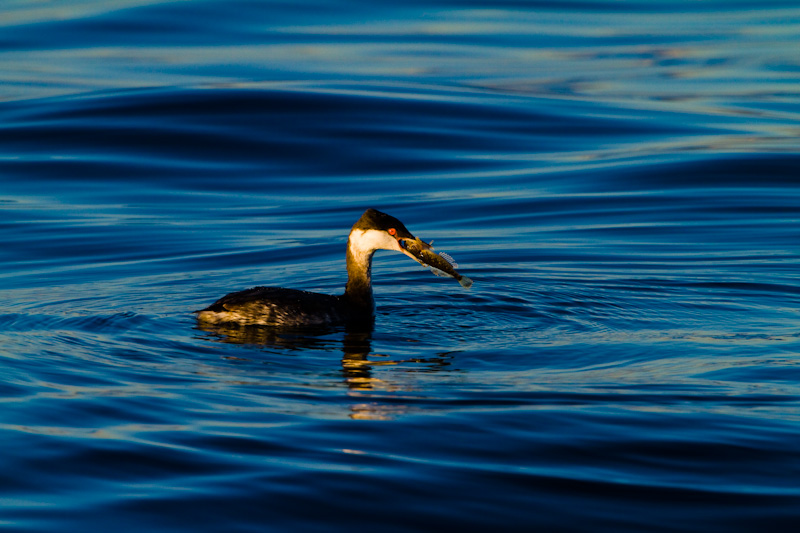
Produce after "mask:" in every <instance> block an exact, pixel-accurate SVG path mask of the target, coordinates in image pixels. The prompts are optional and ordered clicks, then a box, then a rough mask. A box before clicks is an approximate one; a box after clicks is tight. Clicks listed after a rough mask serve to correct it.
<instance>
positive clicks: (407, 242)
mask: <svg viewBox="0 0 800 533" xmlns="http://www.w3.org/2000/svg"><path fill="white" fill-rule="evenodd" d="M397 244H398V245H399V246H400V251H401V252H403V253H404V254H406V255H407V256H408V257H410V258H411V259H413V260H414V261H416V262H417V263H419V264H420V265H425V263H423V262H422V260H421V259H420V258H419V257H417V255H414V253H413V252H417V254H419V251H420V250H431V249H433V246H431V245H430V244H429V243H427V242H425V241H423V240H422V239H420V238H419V237H414V236H413V235H411V237H410V238H403V237H398V238H397Z"/></svg>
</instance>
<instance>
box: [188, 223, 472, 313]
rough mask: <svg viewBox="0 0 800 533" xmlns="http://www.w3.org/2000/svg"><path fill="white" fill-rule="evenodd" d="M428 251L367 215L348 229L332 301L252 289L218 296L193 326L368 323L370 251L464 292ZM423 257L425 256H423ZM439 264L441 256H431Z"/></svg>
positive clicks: (400, 229) (398, 228) (399, 228)
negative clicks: (396, 255) (391, 255)
mask: <svg viewBox="0 0 800 533" xmlns="http://www.w3.org/2000/svg"><path fill="white" fill-rule="evenodd" d="M430 248H431V246H430V245H429V244H427V243H425V242H423V241H421V240H419V239H417V238H416V237H414V236H413V235H412V234H411V233H410V232H409V231H408V230H407V229H406V227H405V226H404V225H403V223H402V222H400V221H399V220H397V219H396V218H394V217H392V216H389V215H387V214H386V213H381V212H380V211H377V210H375V209H367V210H366V211H365V212H364V214H363V215H362V216H361V218H360V219H358V222H356V223H355V224H354V225H353V229H352V230H350V237H349V238H348V239H347V286H346V287H345V290H344V294H343V295H341V296H333V295H329V294H318V293H313V292H306V291H300V290H295V289H282V288H277V287H254V288H252V289H247V290H244V291H239V292H233V293H231V294H228V295H227V296H223V297H222V298H220V299H219V300H217V301H216V302H214V303H213V304H211V305H210V306H208V307H206V308H205V309H202V310H200V311H195V313H197V318H198V320H200V321H202V322H205V323H211V324H219V323H238V324H241V325H260V326H328V325H340V324H348V323H357V322H371V321H372V320H373V317H374V315H375V300H374V299H373V297H372V279H371V271H372V256H373V255H374V253H375V251H376V250H393V251H395V252H402V253H404V254H406V255H407V256H409V257H411V258H412V259H414V260H415V261H418V262H420V263H422V264H424V265H428V266H431V267H432V268H435V269H436V270H435V272H437V273H439V274H440V275H441V274H444V275H447V276H450V277H454V278H456V279H458V281H459V283H461V284H462V285H463V286H464V287H469V286H470V285H471V284H472V281H471V280H470V279H469V278H467V277H466V276H461V275H460V274H458V273H457V272H456V271H455V269H454V268H453V267H452V265H450V264H449V263H448V262H447V261H442V262H438V261H436V262H435V264H434V258H433V257H432V256H434V255H435V254H431V253H430V252H429V250H430ZM423 251H424V253H425V254H427V255H423ZM435 257H436V258H438V259H441V256H438V255H436V256H435Z"/></svg>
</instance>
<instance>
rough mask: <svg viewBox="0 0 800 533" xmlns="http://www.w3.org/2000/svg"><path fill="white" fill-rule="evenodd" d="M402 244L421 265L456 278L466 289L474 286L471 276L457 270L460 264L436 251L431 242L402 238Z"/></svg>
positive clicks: (445, 275) (438, 274)
mask: <svg viewBox="0 0 800 533" xmlns="http://www.w3.org/2000/svg"><path fill="white" fill-rule="evenodd" d="M400 246H401V247H403V249H404V250H405V251H406V252H408V255H410V256H411V257H413V258H414V259H416V260H417V262H419V263H420V264H421V265H423V266H426V267H428V268H430V269H431V272H433V273H434V274H436V275H437V276H443V277H448V278H455V280H456V281H458V283H459V284H460V285H461V286H462V287H464V288H465V289H469V288H470V287H471V286H472V280H471V279H470V278H468V277H467V276H463V275H461V274H459V273H458V272H457V271H456V268H458V264H457V263H456V262H455V261H453V258H452V257H450V256H449V255H447V254H446V253H436V252H434V251H433V246H431V244H430V243H427V242H425V241H423V240H421V239H420V238H419V237H417V238H415V239H403V240H401V241H400Z"/></svg>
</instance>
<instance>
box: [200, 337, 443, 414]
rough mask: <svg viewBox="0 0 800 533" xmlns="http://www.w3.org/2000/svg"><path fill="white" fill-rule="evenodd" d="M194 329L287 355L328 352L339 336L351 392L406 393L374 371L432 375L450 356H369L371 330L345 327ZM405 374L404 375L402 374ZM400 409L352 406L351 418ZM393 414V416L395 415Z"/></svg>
mask: <svg viewBox="0 0 800 533" xmlns="http://www.w3.org/2000/svg"><path fill="white" fill-rule="evenodd" d="M197 329H199V330H201V331H204V332H205V333H206V334H207V335H206V338H208V339H210V340H213V341H216V342H223V343H230V344H243V345H255V346H261V347H265V348H271V349H275V348H277V349H279V350H282V351H283V350H285V351H287V352H294V351H305V350H310V349H318V350H330V348H331V344H332V342H335V341H332V336H334V337H337V336H338V334H343V335H342V336H341V347H340V349H341V352H342V357H341V372H342V378H343V381H344V383H346V385H347V387H348V388H349V389H350V391H352V392H369V391H375V390H382V391H403V390H409V386H408V384H407V383H401V382H400V381H401V380H398V382H390V381H387V380H385V379H380V378H377V377H375V376H374V369H375V368H376V367H379V366H387V365H395V366H397V365H403V364H424V365H426V368H425V370H426V371H428V372H435V371H438V370H442V369H444V368H446V367H447V366H449V364H450V363H449V359H450V356H449V355H448V354H440V355H436V356H434V357H426V358H411V359H404V360H398V359H394V358H390V357H389V356H387V355H383V354H374V353H372V327H371V326H369V327H367V326H361V327H355V326H348V327H346V328H345V327H340V328H308V327H305V328H292V329H288V328H280V329H276V328H271V327H264V326H241V325H237V324H227V325H226V324H208V323H204V322H198V323H197ZM404 375H407V374H404ZM400 407H402V406H394V407H393V408H392V409H388V408H387V406H386V405H378V404H372V403H363V404H358V405H355V406H353V407H352V411H353V412H352V414H351V416H352V417H353V418H372V417H373V415H374V417H375V418H384V417H386V416H389V412H390V411H396V410H397V409H398V408H400ZM387 409H388V411H387ZM395 414H396V413H395Z"/></svg>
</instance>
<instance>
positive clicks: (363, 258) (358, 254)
mask: <svg viewBox="0 0 800 533" xmlns="http://www.w3.org/2000/svg"><path fill="white" fill-rule="evenodd" d="M348 247H349V248H350V253H352V254H353V259H355V260H356V262H358V263H361V264H364V263H367V264H368V263H369V260H370V259H371V258H372V254H374V253H375V250H394V251H397V252H402V251H403V249H402V248H400V245H399V244H398V243H397V239H395V238H394V237H392V236H391V235H389V234H388V233H386V232H385V231H379V230H376V229H367V230H363V229H355V230H353V231H352V232H350V239H349V240H348Z"/></svg>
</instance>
